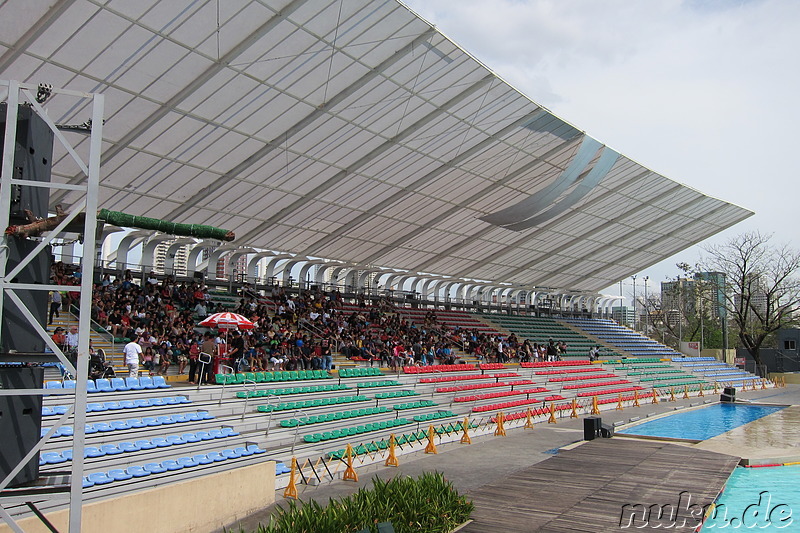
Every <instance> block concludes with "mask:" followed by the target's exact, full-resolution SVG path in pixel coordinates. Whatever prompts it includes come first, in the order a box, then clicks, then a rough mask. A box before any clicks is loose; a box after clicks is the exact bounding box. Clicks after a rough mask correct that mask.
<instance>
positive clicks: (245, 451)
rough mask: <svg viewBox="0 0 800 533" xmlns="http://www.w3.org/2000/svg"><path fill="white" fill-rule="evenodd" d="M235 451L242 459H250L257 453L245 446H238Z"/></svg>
mask: <svg viewBox="0 0 800 533" xmlns="http://www.w3.org/2000/svg"><path fill="white" fill-rule="evenodd" d="M233 451H234V452H236V453H238V454H239V456H240V457H249V456H251V455H253V454H254V453H255V452H252V451H250V450H248V449H247V448H245V447H244V446H237V447H236V448H234V449H233Z"/></svg>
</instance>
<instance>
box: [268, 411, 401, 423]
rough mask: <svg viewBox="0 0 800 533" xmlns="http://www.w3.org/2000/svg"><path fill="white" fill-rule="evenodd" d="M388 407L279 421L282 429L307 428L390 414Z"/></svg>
mask: <svg viewBox="0 0 800 533" xmlns="http://www.w3.org/2000/svg"><path fill="white" fill-rule="evenodd" d="M390 411H391V409H389V408H388V407H368V408H366V409H353V410H351V411H337V412H335V413H328V414H324V415H318V416H306V417H303V418H289V419H287V420H281V424H280V425H281V427H282V428H293V427H297V426H308V425H310V424H324V423H325V422H333V421H335V420H346V419H348V418H358V417H361V416H372V415H377V414H383V413H388V412H390Z"/></svg>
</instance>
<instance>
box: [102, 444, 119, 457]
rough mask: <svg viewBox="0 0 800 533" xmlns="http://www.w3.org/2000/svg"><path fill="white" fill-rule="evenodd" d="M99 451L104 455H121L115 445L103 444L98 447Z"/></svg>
mask: <svg viewBox="0 0 800 533" xmlns="http://www.w3.org/2000/svg"><path fill="white" fill-rule="evenodd" d="M100 449H101V450H102V451H103V452H104V453H105V454H106V455H119V454H121V453H122V450H120V449H119V448H118V447H117V445H116V444H103V445H102V446H100Z"/></svg>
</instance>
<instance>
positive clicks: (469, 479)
mask: <svg viewBox="0 0 800 533" xmlns="http://www.w3.org/2000/svg"><path fill="white" fill-rule="evenodd" d="M716 399H718V397H715V396H714V395H713V394H712V393H710V392H707V393H706V396H705V398H697V397H692V398H690V399H688V400H682V399H678V400H677V401H676V402H664V401H662V402H661V403H659V404H658V405H653V404H650V403H644V400H643V401H642V402H643V403H642V405H641V407H630V408H627V407H626V408H625V410H624V411H616V410H611V411H603V412H602V414H601V417H602V418H603V422H604V423H614V422H618V421H623V422H628V421H629V420H630V419H631V418H632V417H641V418H644V417H646V416H647V415H648V414H650V415H652V414H654V413H657V414H661V413H666V412H669V411H672V410H674V409H675V408H676V407H684V408H685V407H688V406H689V405H690V404H693V405H698V404H701V403H703V401H704V400H710V401H713V400H716ZM737 400H740V401H748V400H750V401H764V402H768V403H775V404H787V405H789V404H791V405H800V385H787V386H786V387H785V388H780V389H767V390H757V391H752V392H751V391H748V392H741V390H739V391H737ZM582 439H583V421H582V419H572V420H570V419H561V420H559V422H558V424H555V425H553V424H536V428H535V429H532V430H531V429H528V430H523V429H514V430H509V431H508V436H507V437H481V438H473V444H471V445H462V444H455V443H454V444H446V445H440V446H438V451H439V453H438V454H437V455H426V454H424V453H422V452H417V453H414V454H410V455H403V456H400V457H399V461H400V466H399V467H397V468H393V467H384V466H383V465H382V463H379V465H380V466H378V465H372V466H367V467H362V468H359V469H358V475H359V482H358V483H353V482H345V481H335V482H332V483H323V484H322V485H319V486H309V485H299V486H298V492H299V496H300V498H299V499H300V500H304V501H306V500H309V499H314V500H316V501H318V502H320V503H321V504H325V503H327V501H328V499H329V498H338V497H341V496H346V495H348V494H351V493H353V492H355V491H356V490H357V489H358V488H360V487H363V486H369V485H371V483H370V479H372V477H374V476H380V477H381V478H389V477H392V476H395V475H409V476H416V475H419V474H421V473H423V472H428V471H432V470H436V471H440V472H443V473H444V474H445V476H446V477H447V479H449V480H450V481H452V482H453V483H454V484H455V486H456V487H457V488H458V490H459V491H460V492H462V493H466V494H469V493H470V491H474V490H476V489H478V488H480V487H483V486H485V485H488V484H491V483H496V482H498V481H500V480H502V479H503V478H505V477H507V476H509V475H511V474H513V473H515V472H517V471H519V470H522V469H524V468H526V467H528V466H531V465H533V464H536V463H539V462H541V461H543V460H545V459H547V458H549V457H552V455H553V453H554V451H555V449H557V448H560V447H562V446H567V445H570V444H573V443H577V442H580V441H582ZM726 453H730V454H736V453H735V450H727V452H726ZM736 455H740V454H736ZM282 504H283V505H285V500H284V498H283V491H282V490H281V491H279V492H278V493H277V494H276V503H275V504H274V505H272V506H270V507H268V508H266V509H264V510H263V511H261V512H259V513H256V514H254V515H252V516H249V517H247V518H246V519H244V520H241V521H240V522H238V523H236V524H231V525H230V526H229V527H228V529H229V530H230V529H231V528H234V531H238V529H239V527H241V528H242V529H243V530H244V531H247V532H249V531H254V530H255V529H256V528H257V527H258V524H259V523H261V522H264V523H266V522H267V521H268V520H269V516H270V514H271V513H272V512H273V510H274V509H275V507H276V506H277V505H282ZM220 531H222V530H220Z"/></svg>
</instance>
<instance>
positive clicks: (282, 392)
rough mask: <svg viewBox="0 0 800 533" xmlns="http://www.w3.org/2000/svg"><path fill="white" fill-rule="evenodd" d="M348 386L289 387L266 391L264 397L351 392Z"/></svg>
mask: <svg viewBox="0 0 800 533" xmlns="http://www.w3.org/2000/svg"><path fill="white" fill-rule="evenodd" d="M349 389H350V387H348V386H347V385H318V386H313V387H287V388H285V389H265V390H264V396H286V395H291V394H307V393H311V392H327V391H334V390H349Z"/></svg>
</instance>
